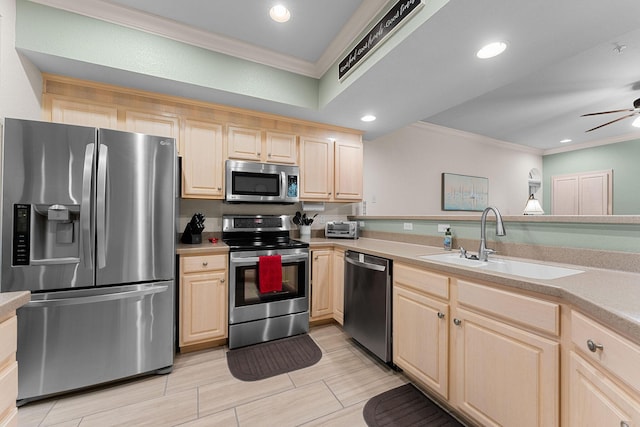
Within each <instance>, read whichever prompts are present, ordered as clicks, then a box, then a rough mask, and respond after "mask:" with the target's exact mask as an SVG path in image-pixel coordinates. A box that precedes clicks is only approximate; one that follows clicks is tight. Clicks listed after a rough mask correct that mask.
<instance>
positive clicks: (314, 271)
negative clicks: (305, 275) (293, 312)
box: [311, 250, 333, 318]
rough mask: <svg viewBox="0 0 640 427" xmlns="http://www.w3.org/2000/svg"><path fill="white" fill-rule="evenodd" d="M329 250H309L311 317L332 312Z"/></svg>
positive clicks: (330, 255)
mask: <svg viewBox="0 0 640 427" xmlns="http://www.w3.org/2000/svg"><path fill="white" fill-rule="evenodd" d="M331 257H332V251H331V250H316V251H311V317H312V318H317V317H323V316H328V315H331V314H332V313H333V307H332V305H333V295H332V292H331V279H332V278H333V276H332V271H331V264H332V263H331Z"/></svg>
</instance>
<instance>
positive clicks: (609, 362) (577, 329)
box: [571, 311, 640, 391]
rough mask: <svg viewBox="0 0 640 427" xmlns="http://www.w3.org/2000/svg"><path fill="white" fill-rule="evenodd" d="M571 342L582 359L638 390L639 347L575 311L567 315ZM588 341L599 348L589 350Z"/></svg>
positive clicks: (639, 375) (639, 382)
mask: <svg viewBox="0 0 640 427" xmlns="http://www.w3.org/2000/svg"><path fill="white" fill-rule="evenodd" d="M571 340H572V341H573V343H574V344H575V345H576V348H577V349H578V350H579V351H580V352H581V353H582V354H583V355H584V356H585V357H586V358H588V359H589V360H591V361H593V362H595V363H596V364H597V365H600V366H602V367H604V368H606V369H607V370H609V371H610V372H611V373H613V374H614V375H616V376H617V377H618V378H620V379H621V380H623V381H624V382H626V383H627V384H629V385H630V386H631V387H633V388H635V389H636V390H638V391H640V369H638V366H640V347H639V346H637V345H636V344H633V343H632V342H630V341H628V340H627V339H626V338H623V337H621V336H620V335H618V334H616V333H615V332H613V331H611V330H610V329H608V328H606V327H604V326H602V325H601V324H599V323H598V322H596V321H594V320H591V319H590V318H588V317H586V316H584V315H582V314H580V313H578V312H576V311H572V312H571ZM589 340H591V341H593V343H594V344H595V345H597V346H602V348H594V350H595V351H591V350H590V349H589V347H588V344H587V342H588V341H589Z"/></svg>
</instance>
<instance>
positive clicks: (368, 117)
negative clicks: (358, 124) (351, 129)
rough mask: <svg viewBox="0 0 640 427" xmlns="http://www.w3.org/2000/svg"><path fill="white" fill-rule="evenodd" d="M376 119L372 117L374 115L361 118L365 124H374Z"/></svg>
mask: <svg viewBox="0 0 640 427" xmlns="http://www.w3.org/2000/svg"><path fill="white" fill-rule="evenodd" d="M375 119H376V116H374V115H372V114H367V115H366V116H362V117H361V118H360V120H362V121H363V122H372V121H374V120H375Z"/></svg>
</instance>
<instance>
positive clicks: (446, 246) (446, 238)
mask: <svg viewBox="0 0 640 427" xmlns="http://www.w3.org/2000/svg"><path fill="white" fill-rule="evenodd" d="M452 243H453V238H452V236H451V229H450V228H447V231H446V232H445V233H444V250H445V251H450V250H451V244H452Z"/></svg>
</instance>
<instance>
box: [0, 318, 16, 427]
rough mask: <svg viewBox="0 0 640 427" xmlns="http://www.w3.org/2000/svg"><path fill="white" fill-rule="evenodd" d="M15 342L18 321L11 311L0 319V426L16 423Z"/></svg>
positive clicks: (14, 424) (12, 425) (12, 426)
mask: <svg viewBox="0 0 640 427" xmlns="http://www.w3.org/2000/svg"><path fill="white" fill-rule="evenodd" d="M17 342H18V321H17V317H16V315H15V312H13V313H12V314H11V315H10V316H9V317H8V318H5V319H0V426H3V427H4V426H11V427H14V426H17V425H18V410H17V409H16V399H17V398H18V363H17V362H16V347H17Z"/></svg>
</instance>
